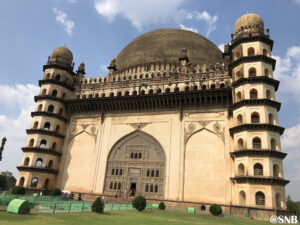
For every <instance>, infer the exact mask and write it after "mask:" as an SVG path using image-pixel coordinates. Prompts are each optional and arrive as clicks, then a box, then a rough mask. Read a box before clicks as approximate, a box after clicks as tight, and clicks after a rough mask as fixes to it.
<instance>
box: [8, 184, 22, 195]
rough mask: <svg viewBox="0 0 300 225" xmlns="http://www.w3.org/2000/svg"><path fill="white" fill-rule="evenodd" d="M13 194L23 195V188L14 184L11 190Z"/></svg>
mask: <svg viewBox="0 0 300 225" xmlns="http://www.w3.org/2000/svg"><path fill="white" fill-rule="evenodd" d="M11 193H12V194H13V195H25V188H24V187H22V186H15V187H13V189H12V192H11Z"/></svg>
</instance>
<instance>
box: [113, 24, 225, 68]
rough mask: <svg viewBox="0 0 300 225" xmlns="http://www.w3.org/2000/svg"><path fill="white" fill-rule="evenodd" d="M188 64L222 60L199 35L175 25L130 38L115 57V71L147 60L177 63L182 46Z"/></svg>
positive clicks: (218, 53)
mask: <svg viewBox="0 0 300 225" xmlns="http://www.w3.org/2000/svg"><path fill="white" fill-rule="evenodd" d="M183 48H185V49H186V50H187V56H188V58H189V61H190V62H191V63H192V64H204V63H206V64H208V63H216V62H222V61H223V57H222V52H221V51H220V49H219V48H218V47H217V46H216V45H215V44H214V43H212V42H211V41H210V40H208V39H206V38H205V37H203V36H201V35H200V34H197V33H194V32H191V31H188V30H183V29H175V28H165V29H159V30H154V31H150V32H148V33H145V34H143V35H141V36H139V37H137V38H136V39H134V40H133V41H131V42H130V43H129V44H128V45H127V46H126V47H125V48H124V49H123V50H122V51H121V52H120V53H119V55H118V56H117V58H116V68H117V69H118V70H122V69H126V68H130V67H134V66H136V65H143V64H149V63H158V62H162V63H177V62H178V58H179V57H180V55H181V53H182V49H183Z"/></svg>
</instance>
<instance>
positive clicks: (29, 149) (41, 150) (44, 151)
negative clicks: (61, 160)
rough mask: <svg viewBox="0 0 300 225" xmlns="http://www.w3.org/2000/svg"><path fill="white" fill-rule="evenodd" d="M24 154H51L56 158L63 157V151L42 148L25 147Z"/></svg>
mask: <svg viewBox="0 0 300 225" xmlns="http://www.w3.org/2000/svg"><path fill="white" fill-rule="evenodd" d="M22 151H23V152H34V153H42V154H49V155H55V156H61V155H62V153H61V151H57V150H54V149H51V148H41V147H23V148H22Z"/></svg>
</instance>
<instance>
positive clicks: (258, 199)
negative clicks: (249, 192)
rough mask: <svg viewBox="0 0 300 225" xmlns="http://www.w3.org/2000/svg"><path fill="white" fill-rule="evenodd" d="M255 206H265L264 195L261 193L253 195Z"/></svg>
mask: <svg viewBox="0 0 300 225" xmlns="http://www.w3.org/2000/svg"><path fill="white" fill-rule="evenodd" d="M255 202H256V205H265V194H264V193H262V192H261V191H258V192H256V194H255Z"/></svg>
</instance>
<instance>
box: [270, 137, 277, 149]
mask: <svg viewBox="0 0 300 225" xmlns="http://www.w3.org/2000/svg"><path fill="white" fill-rule="evenodd" d="M271 149H272V150H276V149H277V144H276V140H275V139H274V138H272V139H271Z"/></svg>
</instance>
